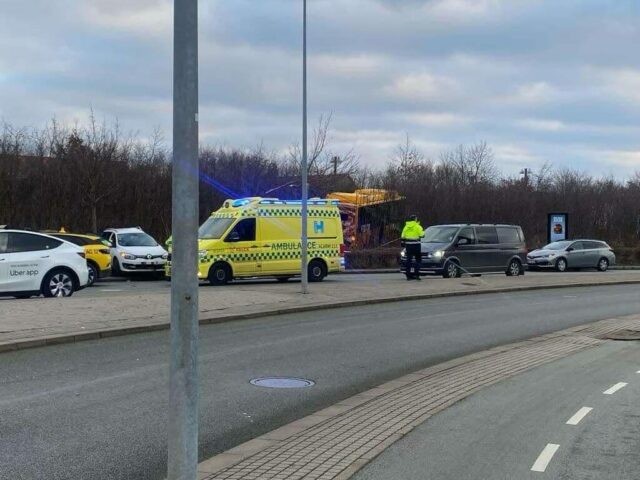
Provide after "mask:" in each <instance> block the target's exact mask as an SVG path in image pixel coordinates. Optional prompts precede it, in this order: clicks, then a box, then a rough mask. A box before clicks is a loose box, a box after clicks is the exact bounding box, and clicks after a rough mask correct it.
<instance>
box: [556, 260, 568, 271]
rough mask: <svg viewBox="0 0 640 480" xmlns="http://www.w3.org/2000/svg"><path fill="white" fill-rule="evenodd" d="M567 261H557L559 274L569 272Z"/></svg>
mask: <svg viewBox="0 0 640 480" xmlns="http://www.w3.org/2000/svg"><path fill="white" fill-rule="evenodd" d="M567 267H568V265H567V261H566V260H565V259H564V258H559V259H558V260H557V261H556V271H558V272H566V271H567Z"/></svg>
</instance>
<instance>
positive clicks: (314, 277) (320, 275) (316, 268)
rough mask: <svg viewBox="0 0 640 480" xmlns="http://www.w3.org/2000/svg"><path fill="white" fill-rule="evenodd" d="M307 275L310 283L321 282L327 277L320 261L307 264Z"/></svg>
mask: <svg viewBox="0 0 640 480" xmlns="http://www.w3.org/2000/svg"><path fill="white" fill-rule="evenodd" d="M308 275H309V276H308V278H309V281H310V282H321V281H322V280H324V277H326V276H327V267H326V266H325V264H324V262H322V261H320V260H312V261H311V263H309V269H308Z"/></svg>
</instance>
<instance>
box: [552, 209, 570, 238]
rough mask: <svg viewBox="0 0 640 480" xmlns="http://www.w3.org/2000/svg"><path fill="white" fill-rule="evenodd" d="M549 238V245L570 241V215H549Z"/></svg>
mask: <svg viewBox="0 0 640 480" xmlns="http://www.w3.org/2000/svg"><path fill="white" fill-rule="evenodd" d="M547 237H548V241H549V243H551V242H560V241H562V240H568V239H569V214H568V213H550V214H549V215H548V220H547Z"/></svg>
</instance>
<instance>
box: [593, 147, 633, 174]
mask: <svg viewBox="0 0 640 480" xmlns="http://www.w3.org/2000/svg"><path fill="white" fill-rule="evenodd" d="M602 155H603V157H604V158H606V160H607V162H608V163H610V164H612V165H615V166H618V167H623V168H634V169H636V170H637V171H640V150H610V151H604V152H602Z"/></svg>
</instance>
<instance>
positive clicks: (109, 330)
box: [0, 271, 640, 351]
mask: <svg viewBox="0 0 640 480" xmlns="http://www.w3.org/2000/svg"><path fill="white" fill-rule="evenodd" d="M616 283H639V284H640V272H638V271H619V272H608V273H605V274H602V273H596V272H594V273H567V274H556V273H548V274H537V275H534V274H527V275H525V276H524V277H518V278H511V277H506V276H504V275H487V276H482V277H479V278H460V279H452V280H445V279H442V278H428V279H425V280H424V281H422V282H407V281H406V280H404V279H403V278H402V277H401V276H400V275H399V274H398V275H397V276H394V275H389V274H387V275H358V274H352V275H336V276H332V277H329V278H327V279H326V280H325V281H324V282H322V283H319V284H311V292H312V293H310V294H308V295H302V294H300V293H299V292H300V285H299V283H295V282H292V283H288V284H278V283H275V282H253V283H237V284H232V285H228V286H226V287H210V286H202V287H201V288H200V290H199V295H200V319H201V322H203V323H215V322H221V321H229V320H235V319H241V318H255V317H257V316H261V315H265V314H278V313H287V312H296V311H305V310H312V309H316V308H333V307H339V306H347V305H361V304H368V303H375V302H386V301H396V300H409V299H422V298H430V297H438V296H448V295H465V294H473V293H482V292H496V291H498V292H499V291H517V290H526V289H532V288H545V287H550V288H554V287H571V286H583V285H606V284H616ZM168 323H169V285H168V283H167V284H166V288H164V289H163V290H160V291H144V292H132V293H131V294H126V295H121V294H118V295H115V294H114V295H109V294H108V292H107V291H105V292H104V296H100V297H96V296H92V297H90V298H88V297H83V296H82V295H77V296H74V297H71V298H68V299H43V298H40V299H31V300H8V299H5V300H0V351H3V350H11V349H17V348H28V347H32V346H39V345H45V344H50V343H60V342H69V341H79V340H87V339H95V338H100V337H106V336H111V335H118V334H120V335H121V334H126V333H136V332H142V331H152V330H160V329H166V328H168Z"/></svg>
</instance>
